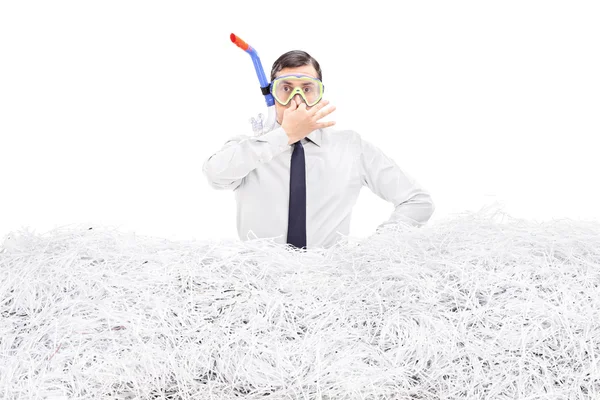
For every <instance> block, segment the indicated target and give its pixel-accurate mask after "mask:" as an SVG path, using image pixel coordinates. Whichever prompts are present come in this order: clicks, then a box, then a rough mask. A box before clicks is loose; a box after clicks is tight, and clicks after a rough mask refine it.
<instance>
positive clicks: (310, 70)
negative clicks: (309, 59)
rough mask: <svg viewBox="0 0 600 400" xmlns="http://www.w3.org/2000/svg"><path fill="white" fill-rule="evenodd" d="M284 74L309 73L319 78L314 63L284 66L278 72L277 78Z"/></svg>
mask: <svg viewBox="0 0 600 400" xmlns="http://www.w3.org/2000/svg"><path fill="white" fill-rule="evenodd" d="M282 75H308V76H311V77H313V78H318V76H317V71H316V70H315V67H313V66H312V65H303V66H301V67H293V68H283V69H282V70H281V71H279V72H278V73H277V74H276V76H275V77H276V78H277V77H279V76H282Z"/></svg>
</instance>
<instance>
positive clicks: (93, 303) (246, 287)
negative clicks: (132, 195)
mask: <svg viewBox="0 0 600 400" xmlns="http://www.w3.org/2000/svg"><path fill="white" fill-rule="evenodd" d="M0 398H2V399H7V400H8V399H52V400H58V399H201V400H202V399H240V398H243V399H328V400H331V399H336V400H337V399H598V398H600V223H599V222H597V221H573V220H569V219H560V220H553V221H550V222H548V221H545V222H532V221H527V220H520V219H515V218H511V217H509V216H508V215H506V214H505V213H503V212H501V211H498V210H491V211H490V210H485V209H484V210H482V211H480V212H478V213H463V214H458V215H456V216H453V217H452V218H450V219H446V220H444V221H436V223H431V224H428V225H425V226H423V227H420V228H417V227H411V226H408V225H396V226H393V227H386V228H385V229H384V230H383V231H382V232H381V233H379V234H377V235H375V236H372V237H369V238H366V239H357V238H352V237H344V238H343V239H342V240H341V241H340V242H338V243H337V244H336V245H334V246H333V247H330V248H327V249H324V248H319V249H308V250H307V251H299V250H295V249H291V248H289V247H287V246H284V245H280V244H276V243H275V242H274V241H273V240H271V239H254V240H250V241H246V242H241V241H237V240H235V241H234V240H208V241H196V240H191V241H170V240H166V239H161V238H155V237H144V236H139V235H136V234H135V233H124V232H120V231H119V230H118V229H115V228H110V227H106V226H96V225H94V226H89V225H86V226H83V225H76V226H67V227H62V228H58V229H55V230H52V231H50V232H47V233H45V234H36V233H35V232H31V231H29V230H28V229H25V230H23V231H19V232H11V233H9V234H8V235H7V236H6V237H5V238H4V240H3V245H2V247H0Z"/></svg>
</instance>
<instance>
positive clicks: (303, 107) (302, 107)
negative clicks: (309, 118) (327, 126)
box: [298, 101, 306, 111]
mask: <svg viewBox="0 0 600 400" xmlns="http://www.w3.org/2000/svg"><path fill="white" fill-rule="evenodd" d="M298 109H299V110H305V111H306V103H305V102H303V101H301V102H300V105H299V106H298Z"/></svg>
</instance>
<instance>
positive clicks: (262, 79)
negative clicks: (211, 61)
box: [229, 33, 277, 133]
mask: <svg viewBox="0 0 600 400" xmlns="http://www.w3.org/2000/svg"><path fill="white" fill-rule="evenodd" d="M229 38H230V39H231V41H232V42H233V43H234V44H235V45H236V46H237V47H239V48H240V49H242V50H244V51H245V52H246V53H248V54H250V57H251V58H252V63H253V64H254V69H255V70H256V76H257V77H258V82H259V83H260V90H261V92H262V94H263V96H265V102H266V103H267V121H266V124H265V125H264V126H262V114H259V118H261V120H260V121H255V120H254V118H253V119H252V120H251V121H252V125H253V129H254V131H255V133H266V132H268V131H270V130H272V129H273V127H274V126H275V120H276V116H277V113H276V112H275V99H274V98H273V95H272V94H271V91H270V84H269V82H268V81H267V77H266V76H265V71H264V69H263V66H262V63H261V62H260V57H259V56H258V53H257V52H256V50H255V49H254V48H252V46H250V45H249V44H248V43H246V42H244V41H243V40H242V39H240V37H239V36H236V35H234V34H233V33H232V34H231V35H230V36H229ZM257 123H260V125H261V126H260V127H258V126H257Z"/></svg>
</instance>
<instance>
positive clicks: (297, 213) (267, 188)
mask: <svg viewBox="0 0 600 400" xmlns="http://www.w3.org/2000/svg"><path fill="white" fill-rule="evenodd" d="M323 90H324V86H323V83H322V72H321V67H320V66H319V63H318V62H317V61H316V60H315V59H314V58H313V57H311V56H310V55H309V54H308V53H306V52H304V51H300V50H294V51H290V52H287V53H285V54H283V55H282V56H281V57H279V58H278V59H277V60H276V61H275V63H273V67H272V70H271V84H270V91H271V94H272V95H273V97H274V98H275V100H276V101H275V107H276V111H277V123H276V125H275V129H273V130H271V131H270V132H267V133H265V134H263V135H261V136H257V137H251V136H248V135H239V136H235V137H232V138H230V139H229V140H228V141H227V142H226V143H225V144H224V146H223V148H221V149H220V150H219V151H217V152H216V153H214V154H213V155H211V156H210V157H209V158H208V159H207V160H206V161H205V162H204V164H203V167H202V170H203V173H204V175H205V176H206V178H207V179H208V182H209V184H210V185H211V186H212V187H213V188H215V189H231V190H233V191H234V195H235V200H236V202H237V230H238V235H239V237H240V239H241V240H249V239H253V238H254V237H258V238H274V241H275V242H276V243H281V244H288V245H289V246H291V247H292V248H298V249H307V248H315V247H325V248H327V247H330V246H331V245H333V244H334V243H335V242H336V241H337V240H339V239H340V237H341V235H342V234H343V235H346V236H347V235H348V233H349V230H350V219H351V216H352V208H353V207H354V205H355V204H356V201H357V199H358V195H359V193H360V190H361V188H362V186H365V185H366V186H367V187H369V189H371V191H373V193H375V194H376V195H378V196H379V197H381V198H382V199H384V200H386V201H388V202H390V203H392V204H393V205H394V211H393V212H392V215H391V216H390V218H389V219H388V220H387V221H385V222H383V223H382V224H380V225H379V227H378V228H377V229H379V228H381V227H382V226H384V225H387V224H394V223H398V222H403V223H407V224H409V225H412V226H422V225H424V224H425V223H426V222H427V221H428V220H429V219H430V218H431V216H432V214H433V211H434V208H435V207H434V204H433V201H432V199H431V196H430V194H429V193H428V191H427V190H426V189H425V188H423V187H422V186H421V185H419V184H418V183H417V182H416V181H415V179H413V178H412V177H411V176H409V175H408V174H407V173H406V172H405V171H403V170H402V169H401V168H400V167H399V166H398V165H397V164H396V163H395V162H394V161H393V160H392V159H391V158H389V157H388V156H386V155H385V154H384V153H383V152H382V151H381V150H380V149H379V148H378V147H376V146H374V145H373V144H371V143H370V142H368V141H366V140H365V139H363V138H362V137H361V136H360V135H359V134H358V133H357V132H355V131H352V130H336V129H333V128H330V127H331V126H333V125H334V124H335V122H333V121H328V122H319V121H320V120H321V119H322V118H324V117H326V116H327V115H329V114H330V113H331V112H333V111H334V110H335V107H334V106H332V105H329V101H328V100H325V99H322V97H323ZM328 105H329V107H326V106H328Z"/></svg>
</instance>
